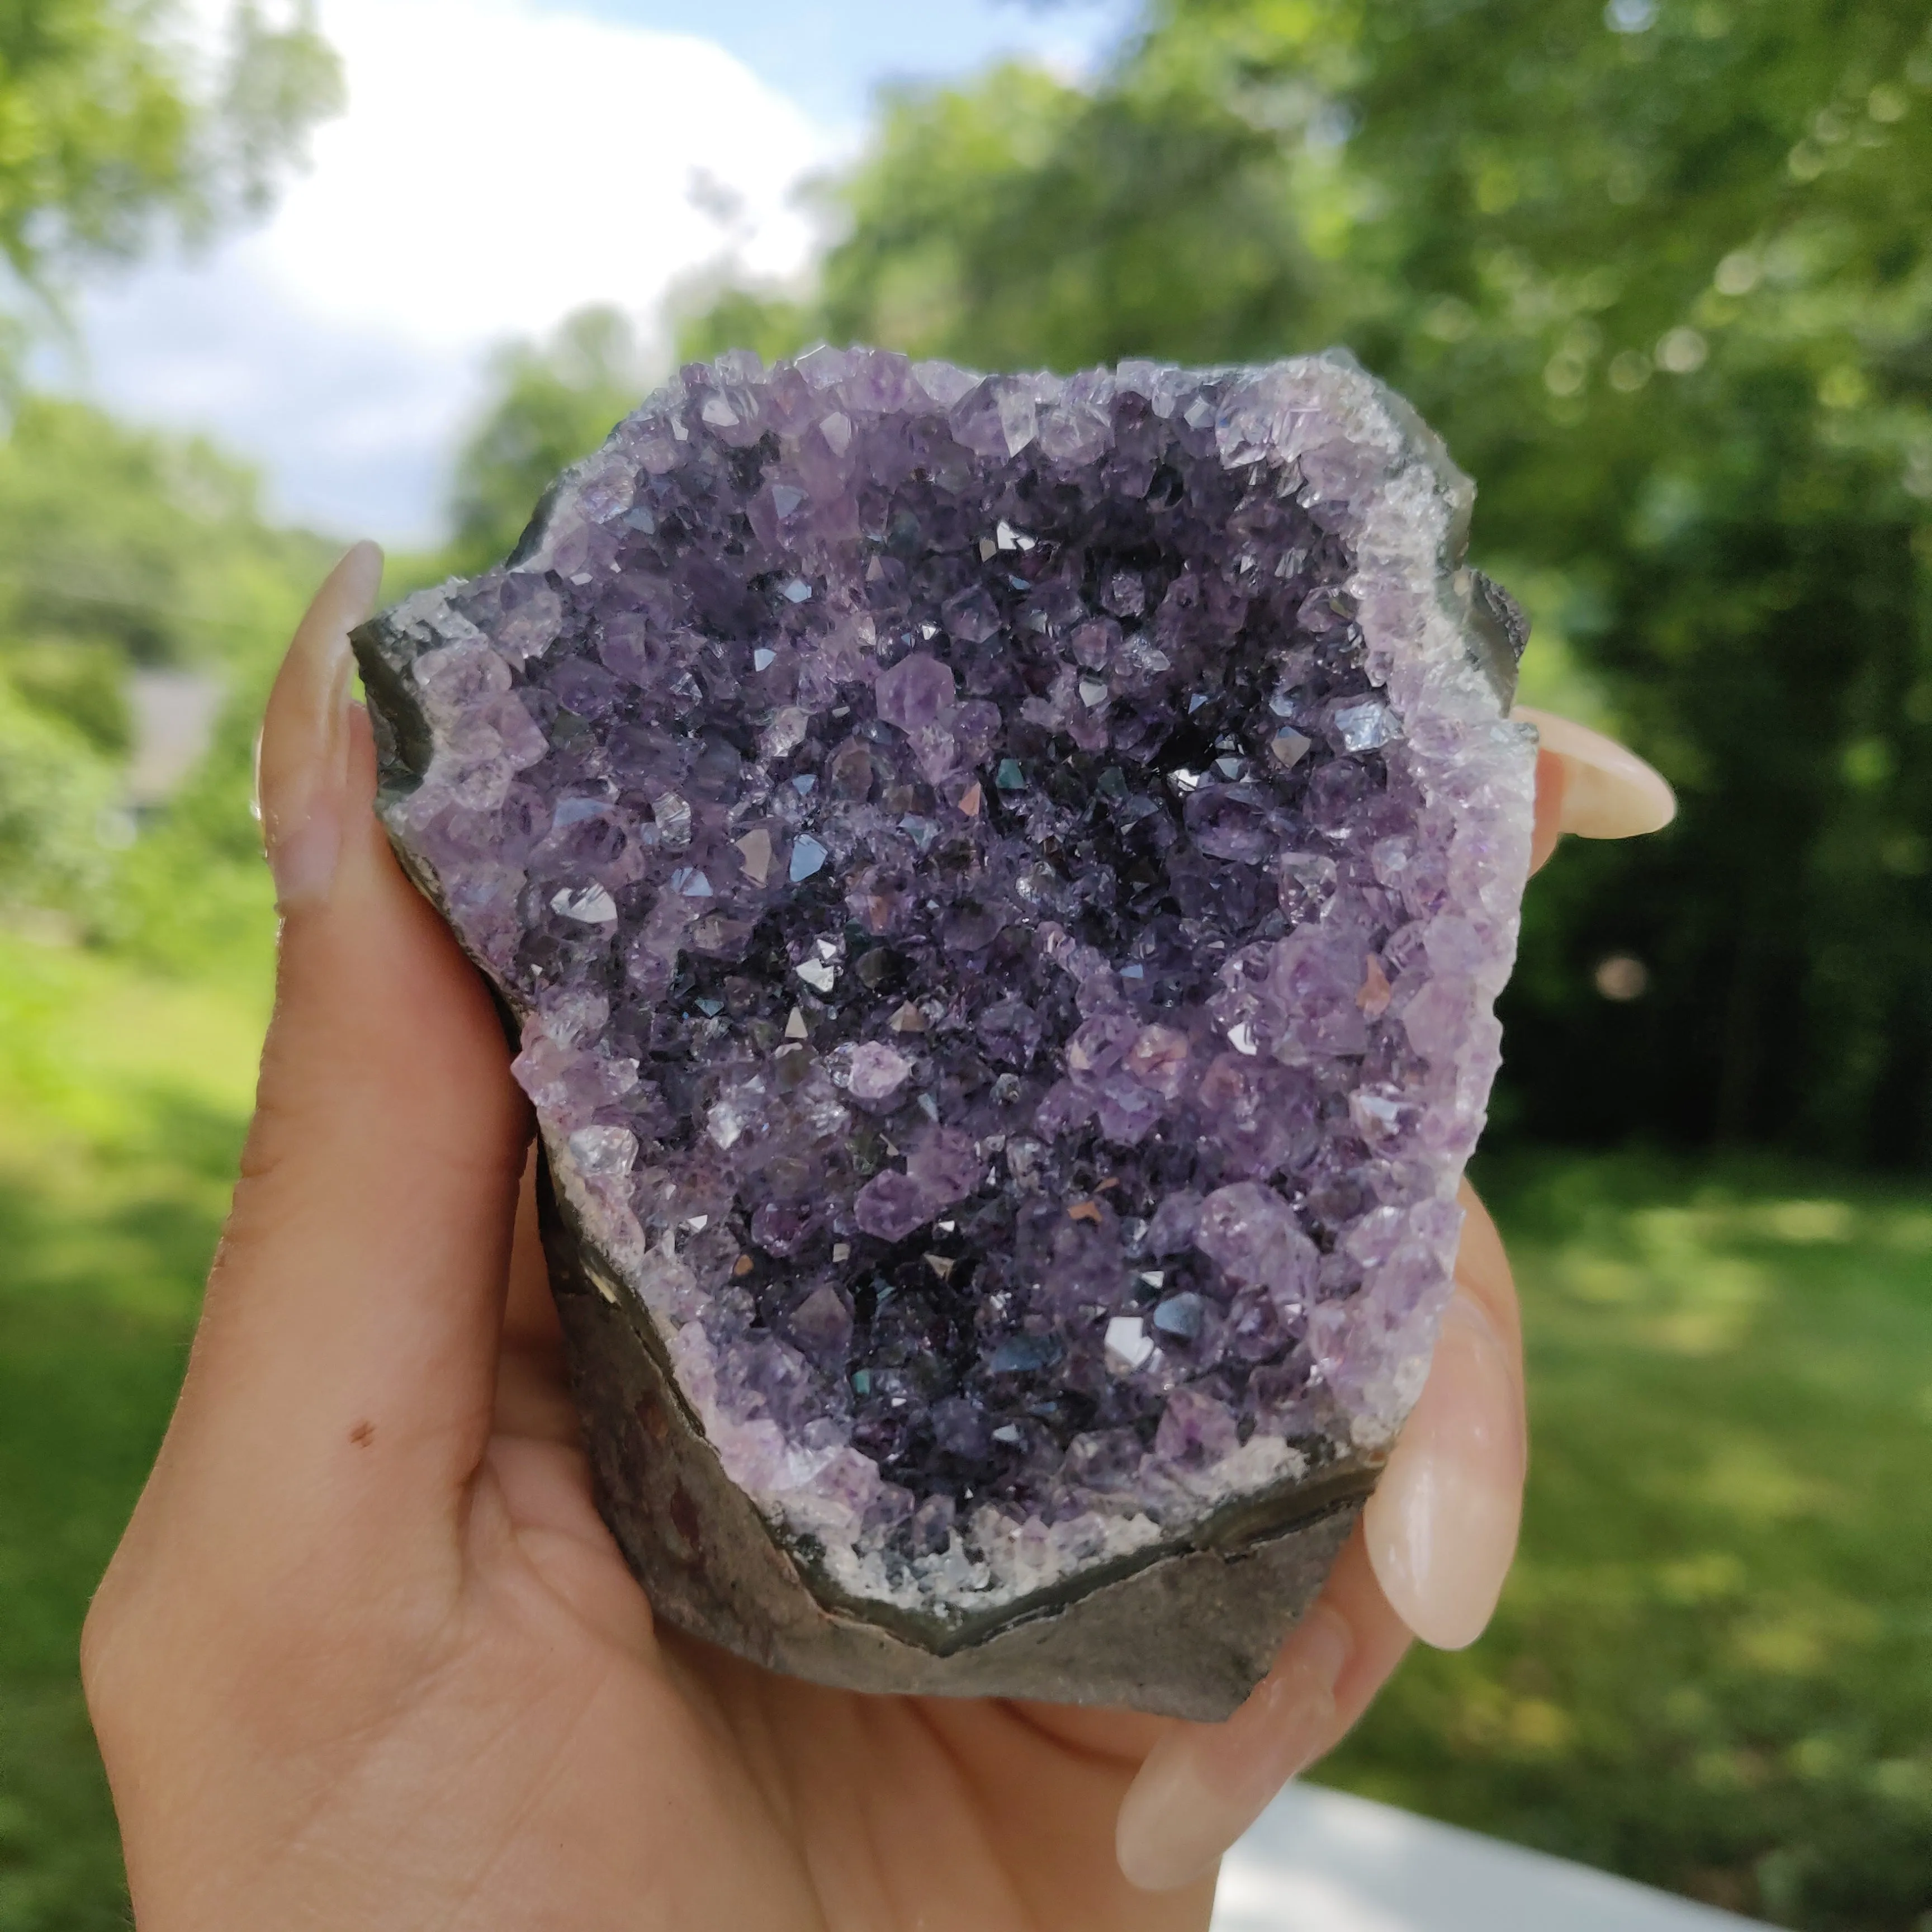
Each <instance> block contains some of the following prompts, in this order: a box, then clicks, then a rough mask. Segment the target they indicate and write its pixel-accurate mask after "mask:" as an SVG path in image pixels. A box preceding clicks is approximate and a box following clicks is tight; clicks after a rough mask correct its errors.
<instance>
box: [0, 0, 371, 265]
mask: <svg viewBox="0 0 1932 1932" xmlns="http://www.w3.org/2000/svg"><path fill="white" fill-rule="evenodd" d="M340 101H341V74H340V72H339V71H338V67H337V64H336V62H335V56H334V55H332V53H331V52H329V49H328V48H327V47H326V45H325V44H324V43H323V41H322V40H321V39H320V37H319V36H318V35H317V33H316V31H315V27H314V5H313V0H293V7H292V10H291V11H290V14H289V16H288V17H287V19H286V20H283V21H282V22H281V23H280V24H278V23H277V22H276V21H275V20H273V19H272V18H271V17H269V15H267V14H266V13H264V11H263V8H262V7H261V5H260V0H239V4H238V5H236V7H235V8H234V10H233V13H232V15H231V17H230V19H229V27H228V34H227V44H226V49H225V52H224V54H223V57H222V58H221V59H220V61H219V62H217V63H215V64H214V65H213V67H212V70H211V71H210V64H209V62H208V61H207V60H206V59H205V58H197V57H196V53H195V52H194V50H193V49H192V48H191V47H190V45H189V44H188V43H187V40H185V38H184V37H181V34H180V32H179V31H178V8H177V7H175V5H174V4H173V0H6V4H5V5H0V253H4V254H5V258H6V261H7V265H8V266H9V267H10V269H11V270H12V272H13V277H14V278H15V280H16V281H17V283H18V284H20V286H21V287H23V288H24V289H26V290H31V291H33V292H34V293H37V295H39V296H42V297H48V296H58V295H59V294H60V293H62V292H63V291H64V290H65V288H66V287H67V286H68V283H69V282H70V281H71V278H72V277H73V276H74V275H75V274H76V273H77V272H78V271H80V270H81V269H83V268H85V267H86V266H87V265H88V264H89V263H90V262H93V261H97V260H101V258H103V257H110V258H111V257H124V256H127V255H129V254H133V253H134V252H136V251H137V250H138V249H139V248H141V247H142V245H144V244H145V243H147V242H149V241H150V240H151V239H152V238H153V236H154V233H155V231H156V226H157V223H160V222H161V221H163V220H172V221H174V222H175V223H178V224H180V225H181V226H183V227H184V229H186V230H187V232H188V233H190V234H200V233H206V232H207V231H208V229H210V228H211V226H214V225H215V224H217V223H219V222H220V221H221V220H223V219H225V218H231V217H234V216H235V215H237V214H242V213H245V212H247V211H252V210H254V209H257V208H260V207H261V206H262V205H263V204H264V203H265V202H266V199H268V197H269V195H270V193H272V189H273V187H274V185H275V181H276V180H277V179H278V177H279V175H281V172H283V170H284V169H285V168H286V167H287V166H288V165H289V164H290V163H291V162H293V160H296V158H297V157H298V156H299V153H300V150H301V145H302V140H303V139H304V137H305V135H306V133H307V132H308V128H309V127H310V126H311V124H313V123H314V121H315V120H316V119H317V118H319V117H320V116H321V115H325V114H327V113H332V112H333V111H335V109H336V108H337V107H338V106H339V104H340Z"/></svg>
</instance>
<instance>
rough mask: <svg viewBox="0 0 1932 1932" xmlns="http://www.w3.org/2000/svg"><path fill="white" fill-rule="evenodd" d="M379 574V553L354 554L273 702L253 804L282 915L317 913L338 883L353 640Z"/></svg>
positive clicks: (288, 664)
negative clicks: (313, 909) (314, 908)
mask: <svg viewBox="0 0 1932 1932" xmlns="http://www.w3.org/2000/svg"><path fill="white" fill-rule="evenodd" d="M382 575H383V553H382V552H381V551H380V550H378V549H377V547H376V546H375V545H374V544H368V543H362V544H356V546H355V547H354V548H353V549H352V550H350V552H349V553H347V556H344V558H343V559H342V561H341V562H340V563H338V565H336V566H335V569H333V570H332V571H330V572H329V576H328V578H327V580H326V581H325V582H324V583H323V586H322V588H321V589H320V590H319V591H317V592H316V595H315V601H314V603H312V604H311V605H310V606H309V608H308V614H307V616H305V617H304V618H303V619H302V622H301V623H300V624H299V625H297V626H296V634H295V639H294V641H293V643H290V646H289V651H288V655H287V657H286V658H284V659H283V661H282V667H281V671H280V672H279V673H278V675H277V676H276V679H275V689H274V690H273V691H272V692H271V693H270V694H269V708H268V712H267V715H266V717H265V718H264V719H263V725H262V736H261V739H260V743H259V744H258V745H257V747H256V753H255V786H256V797H257V809H258V812H259V815H260V818H261V820H262V843H263V849H264V850H266V853H268V858H269V868H270V870H271V871H272V872H273V873H274V874H275V898H276V902H277V904H278V905H279V906H280V907H281V910H283V911H284V912H289V911H293V910H296V908H298V907H302V906H307V905H313V904H320V902H321V901H323V900H326V898H328V896H329V889H330V887H331V886H332V885H333V884H334V883H335V871H336V866H337V864H338V861H339V860H340V859H341V854H342V829H343V811H344V801H345V795H346V793H347V787H348V776H349V685H350V676H351V675H352V673H353V668H354V666H353V661H352V659H351V657H350V649H349V633H350V630H351V629H352V628H353V627H354V626H355V625H357V624H359V623H360V622H362V619H364V618H365V616H368V613H369V612H370V611H371V610H372V609H373V608H374V605H375V601H376V593H377V589H379V587H380V585H381V583H382Z"/></svg>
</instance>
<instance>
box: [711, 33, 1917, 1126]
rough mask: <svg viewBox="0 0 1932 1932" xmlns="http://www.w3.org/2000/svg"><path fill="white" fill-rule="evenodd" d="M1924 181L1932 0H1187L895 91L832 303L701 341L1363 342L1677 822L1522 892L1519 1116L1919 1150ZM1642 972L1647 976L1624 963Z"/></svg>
mask: <svg viewBox="0 0 1932 1932" xmlns="http://www.w3.org/2000/svg"><path fill="white" fill-rule="evenodd" d="M1927 181H1932V20H1928V16H1927V10H1926V9H1925V8H1924V6H1923V5H1906V4H1901V0H1610V5H1609V7H1608V8H1607V9H1605V8H1604V7H1602V6H1601V5H1600V4H1599V0H1157V4H1156V5H1153V6H1152V7H1151V9H1150V11H1149V13H1148V17H1147V19H1146V21H1145V27H1144V30H1143V31H1142V32H1141V33H1140V34H1139V35H1138V36H1137V37H1136V38H1135V39H1134V40H1132V41H1131V42H1130V43H1128V44H1127V46H1125V47H1124V49H1123V50H1122V52H1121V54H1120V55H1119V57H1118V59H1117V61H1116V62H1115V65H1113V67H1112V68H1111V69H1110V70H1109V71H1107V72H1106V74H1103V76H1102V77H1100V80H1098V81H1097V83H1095V84H1094V85H1092V86H1088V87H1085V88H1081V87H1074V86H1067V85H1064V84H1062V83H1058V82H1055V81H1054V80H1051V79H1049V78H1048V77H1044V76H1043V75H1040V74H1036V73H1031V72H1028V71H1025V70H1021V69H1015V68H1007V69H1003V70H1001V71H997V72H995V73H994V74H990V75H989V76H987V77H985V78H984V79H983V80H980V81H979V82H977V83H974V84H973V85H971V86H968V87H966V88H963V89H939V90H935V91H930V92H923V93H916V92H901V93H900V94H898V95H895V96H894V97H892V98H891V99H890V100H889V102H888V103H887V104H886V107H885V109H884V110H883V115H882V118H881V119H880V123H879V124H878V126H877V128H876V130H875V131H874V138H873V141H872V143H871V147H870V148H869V150H868V152H867V153H866V154H865V156H864V157H862V160H861V161H860V162H859V164H858V165H857V166H856V167H855V168H854V169H853V170H852V171H851V172H850V173H849V174H848V175H847V176H846V177H844V178H843V179H842V180H841V181H836V182H834V183H832V184H830V185H829V188H828V190H827V193H828V198H829V202H830V203H831V205H832V207H833V208H835V210H836V211H838V214H839V216H840V217H841V220H842V223H843V231H842V234H841V237H840V239H838V240H837V241H836V242H835V244H834V245H833V246H832V247H831V248H829V250H828V251H827V252H826V255H825V257H824V260H823V263H822V264H821V265H820V270H819V272H818V275H817V280H816V283H815V286H814V289H813V290H812V291H811V293H810V295H809V296H808V298H806V299H799V298H798V297H797V296H785V297H783V298H769V297H766V298H763V299H761V298H760V294H759V292H757V291H756V290H750V291H745V290H740V291H736V292H734V293H733V296H731V298H730V301H729V302H727V303H721V304H719V305H716V306H714V307H713V308H712V309H711V310H709V311H708V312H707V313H706V314H703V315H700V316H698V317H694V318H693V319H692V320H691V321H690V322H689V323H688V324H687V326H686V328H685V332H684V341H683V344H682V347H684V348H685V351H686V353H693V352H709V351H710V350H713V349H715V348H718V347H723V346H725V344H726V343H727V341H730V340H736V341H745V340H747V339H749V340H751V341H754V343H756V344H757V346H759V347H760V348H762V349H766V350H770V349H774V348H778V347H793V346H796V344H799V343H802V341H805V340H808V339H810V338H812V337H814V336H817V335H823V336H826V337H828V338H830V339H832V340H835V341H838V340H868V341H877V342H882V343H884V344H887V345H889V346H891V347H900V348H903V349H905V350H908V351H910V352H912V353H918V354H943V355H948V356H955V357H957V358H959V359H963V360H965V361H968V362H979V363H980V364H982V365H991V366H995V367H1001V366H1006V367H1011V366H1025V365H1037V364H1040V363H1046V364H1049V365H1052V366H1055V367H1059V368H1070V367H1074V366H1077V365H1080V364H1082V363H1087V362H1097V361H1104V360H1109V359H1115V358H1117V357H1118V356H1122V355H1125V354H1130V353H1139V354H1154V355H1165V356H1175V357H1180V358H1185V359H1192V360H1199V361H1215V360H1223V359H1251V358H1258V357H1263V356H1273V355H1277V354H1281V353H1290V352H1294V351H1298V350H1306V349H1310V348H1313V347H1319V346H1321V345H1322V344H1325V342H1328V341H1337V340H1339V341H1345V342H1346V343H1348V344H1349V345H1350V346H1351V347H1353V348H1354V349H1355V350H1356V352H1357V353H1358V354H1359V355H1361V356H1362V358H1363V359H1364V361H1366V362H1367V363H1368V364H1369V365H1370V366H1371V367H1372V368H1375V369H1376V371H1378V372H1379V373H1380V374H1383V375H1384V376H1385V377H1388V379H1389V380H1391V381H1392V382H1394V383H1395V384H1396V385H1397V386H1398V387H1400V388H1401V389H1403V390H1404V391H1405V392H1406V393H1408V394H1409V395H1411V396H1412V398H1414V399H1415V401H1416V402H1417V403H1418V405H1419V406H1420V407H1421V408H1422V410H1424V413H1425V414H1427V416H1429V417H1430V419H1432V420H1433V422H1435V423H1436V425H1437V426H1438V427H1439V428H1441V429H1442V431H1444V433H1445V434H1446V435H1447V437H1448V439H1449V440H1450V443H1451V446H1452V448H1454V450H1455V452H1456V453H1457V456H1458V458H1459V459H1460V460H1461V462H1462V463H1463V465H1464V466H1465V467H1466V468H1467V469H1469V470H1470V471H1471V472H1472V474H1474V475H1475V476H1476V477H1477V478H1478V480H1479V481H1480V483H1481V486H1482V492H1483V494H1482V500H1481V507H1480V508H1479V511H1478V529H1477V544H1478V550H1479V551H1480V552H1481V553H1482V555H1483V558H1484V561H1485V562H1487V564H1488V565H1490V567H1491V568H1494V569H1495V570H1496V571H1497V572H1498V573H1499V574H1502V575H1503V576H1505V578H1506V579H1508V578H1512V577H1513V578H1514V579H1515V580H1517V581H1518V582H1520V583H1522V584H1523V586H1524V587H1525V588H1526V589H1527V591H1528V592H1529V601H1531V603H1532V605H1533V607H1535V615H1536V616H1537V617H1538V620H1539V624H1540V626H1541V629H1542V631H1543V632H1544V634H1545V635H1546V636H1548V637H1553V639H1554V640H1555V642H1556V648H1555V649H1553V650H1551V649H1547V648H1546V647H1543V646H1532V652H1533V654H1534V653H1535V652H1538V650H1539V649H1543V650H1544V658H1543V665H1544V668H1543V669H1542V670H1541V671H1539V670H1538V667H1537V662H1536V658H1535V655H1532V664H1531V673H1530V674H1531V675H1532V677H1533V678H1538V679H1540V681H1541V684H1542V685H1543V686H1544V688H1545V690H1546V691H1547V688H1548V687H1550V685H1553V684H1555V685H1561V684H1562V683H1563V682H1565V678H1564V677H1563V676H1557V675H1555V674H1554V673H1569V674H1571V675H1570V677H1569V682H1571V685H1572V690H1571V693H1570V694H1571V695H1572V696H1574V697H1577V698H1578V700H1579V701H1580V702H1581V703H1583V705H1584V706H1585V707H1586V708H1588V707H1589V706H1591V705H1593V704H1595V705H1601V706H1604V707H1605V708H1606V709H1607V710H1608V712H1610V715H1612V716H1613V717H1614V718H1615V719H1616V721H1618V722H1619V724H1621V725H1622V728H1624V729H1625V730H1626V731H1627V732H1628V734H1629V735H1630V736H1631V738H1632V739H1633V740H1634V742H1636V743H1637V745H1638V746H1639V747H1640V748H1641V749H1643V751H1645V752H1646V754H1648V755H1649V756H1650V757H1652V758H1653V759H1655V760H1656V761H1657V762H1658V763H1659V764H1660V765H1661V766H1663V767H1664V769H1665V770H1666V771H1667V772H1668V773H1669V775H1670V776H1671V778H1673V781H1675V782H1676V784H1677V785H1678V786H1679V790H1680V793H1681V794H1682V798H1683V802H1684V807H1685V809H1684V813H1683V817H1682V820H1681V821H1680V823H1679V826H1677V827H1676V828H1675V829H1674V830H1673V832H1671V833H1670V834H1669V835H1666V836H1664V837H1662V838H1658V839H1656V840H1654V841H1648V842H1646V843H1644V844H1640V845H1637V846H1635V847H1628V848H1608V847H1604V848H1595V849H1589V850H1585V851H1583V852H1581V853H1572V854H1571V855H1570V856H1569V858H1568V860H1567V862H1566V865H1565V868H1564V869H1563V870H1562V872H1561V873H1559V874H1556V875H1553V877H1552V878H1551V879H1550V880H1548V881H1547V882H1546V883H1544V884H1543V885H1540V886H1538V890H1537V892H1536V893H1535V895H1534V896H1533V900H1532V910H1531V914H1530V918H1529V923H1528V928H1527V930H1526V938H1525V946H1524V954H1523V965H1522V968H1521V969H1520V973H1519V976H1518V980H1517V986H1516V987H1515V989H1514V991H1513V992H1512V994H1511V995H1510V1000H1509V1010H1508V1019H1509V1022H1510V1025H1511V1065H1510V1069H1509V1071H1508V1076H1507V1079H1506V1082H1505V1088H1504V1091H1503V1092H1502V1094H1501V1096H1500V1097H1499V1115H1500V1116H1502V1118H1504V1119H1505V1121H1509V1120H1513V1121H1515V1122H1516V1123H1517V1124H1520V1125H1521V1126H1523V1127H1534V1128H1535V1129H1537V1130H1541V1131H1544V1132H1556V1133H1562V1134H1565V1135H1569V1136H1604V1137H1613V1136H1621V1135H1623V1134H1626V1133H1630V1132H1631V1131H1633V1130H1637V1131H1649V1132H1660V1133H1665V1134H1667V1135H1672V1136H1682V1137H1685V1138H1690V1139H1709V1138H1713V1137H1720V1138H1732V1139H1784V1140H1786V1141H1787V1142H1796V1143H1799V1144H1802V1145H1805V1146H1808V1147H1811V1148H1820V1147H1822V1148H1827V1149H1829V1151H1832V1153H1834V1154H1837V1155H1838V1156H1841V1157H1854V1158H1866V1159H1876V1160H1914V1161H1918V1162H1921V1163H1922V1162H1924V1161H1925V1160H1928V1159H1932V1010H1928V1008H1927V1005H1926V1003H1925V1001H1924V997H1923V993H1922V988H1923V986H1924V983H1926V981H1927V978H1928V977H1932V883H1928V880H1932V246H1928V245H1929V244H1932V227H1928V225H1927V222H1926V220H1925V215H1924V207H1925V201H1924V195H1925V184H1926V183H1927ZM1620 953H1631V954H1634V955H1635V956H1637V957H1638V958H1639V959H1641V960H1643V962H1645V963H1646V965H1647V966H1648V968H1649V973H1650V991H1649V993H1648V994H1647V995H1646V997H1644V998H1642V999H1640V1000H1638V1001H1634V1002H1628V1003H1622V1004H1619V1003H1613V1002H1610V1001H1606V1000H1605V999H1604V998H1602V997H1601V996H1600V995H1598V992H1597V991H1596V990H1595V985H1594V983H1593V976H1594V971H1595V968H1596V966H1597V965H1598V963H1599V962H1601V961H1602V960H1603V959H1604V958H1605V957H1606V956H1610V955H1613V954H1620ZM1582 1068H1588V1070H1589V1073H1588V1076H1587V1077H1579V1070H1580V1069H1582Z"/></svg>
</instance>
